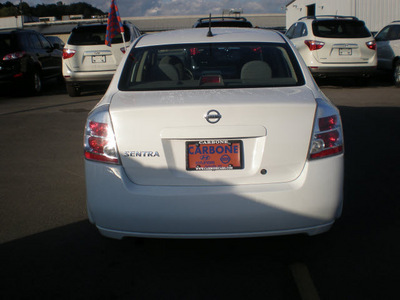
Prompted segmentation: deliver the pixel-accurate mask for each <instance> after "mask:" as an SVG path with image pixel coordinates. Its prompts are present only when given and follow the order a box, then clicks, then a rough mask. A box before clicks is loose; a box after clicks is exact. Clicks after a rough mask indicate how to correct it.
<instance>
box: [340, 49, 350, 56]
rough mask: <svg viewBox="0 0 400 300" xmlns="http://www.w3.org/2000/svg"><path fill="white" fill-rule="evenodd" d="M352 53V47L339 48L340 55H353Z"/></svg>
mask: <svg viewBox="0 0 400 300" xmlns="http://www.w3.org/2000/svg"><path fill="white" fill-rule="evenodd" d="M351 54H352V51H351V49H347V48H339V55H351Z"/></svg>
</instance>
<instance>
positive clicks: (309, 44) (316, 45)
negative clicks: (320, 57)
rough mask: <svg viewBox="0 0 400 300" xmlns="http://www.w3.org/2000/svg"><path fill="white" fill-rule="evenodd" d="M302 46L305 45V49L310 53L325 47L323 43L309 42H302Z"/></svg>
mask: <svg viewBox="0 0 400 300" xmlns="http://www.w3.org/2000/svg"><path fill="white" fill-rule="evenodd" d="M304 44H306V45H307V47H308V49H310V51H314V50H319V49H321V48H322V47H323V46H324V45H325V43H324V42H319V41H311V40H306V41H304Z"/></svg>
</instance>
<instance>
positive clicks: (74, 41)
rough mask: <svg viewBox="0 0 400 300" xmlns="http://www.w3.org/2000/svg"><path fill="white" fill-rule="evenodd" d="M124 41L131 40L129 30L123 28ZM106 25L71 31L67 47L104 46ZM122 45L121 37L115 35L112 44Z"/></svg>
mask: <svg viewBox="0 0 400 300" xmlns="http://www.w3.org/2000/svg"><path fill="white" fill-rule="evenodd" d="M124 29H125V33H124V36H125V41H129V40H130V39H131V34H130V31H129V28H128V27H127V26H124ZM106 30H107V25H98V26H82V27H77V28H75V29H74V30H72V33H71V36H70V37H69V39H68V44H69V45H75V46H85V45H104V44H105V39H106ZM121 43H123V40H122V36H121V34H120V33H117V34H116V35H115V37H114V38H113V39H112V44H121Z"/></svg>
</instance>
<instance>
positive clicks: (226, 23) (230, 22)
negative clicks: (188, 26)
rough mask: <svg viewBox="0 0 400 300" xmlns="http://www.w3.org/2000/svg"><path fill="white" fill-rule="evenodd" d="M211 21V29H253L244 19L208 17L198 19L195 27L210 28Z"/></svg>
mask: <svg viewBox="0 0 400 300" xmlns="http://www.w3.org/2000/svg"><path fill="white" fill-rule="evenodd" d="M210 20H211V27H247V28H250V27H253V24H251V22H250V21H247V19H246V18H243V17H211V18H210V17H208V18H201V19H198V20H197V22H196V23H195V24H194V25H193V27H194V28H198V27H209V23H210Z"/></svg>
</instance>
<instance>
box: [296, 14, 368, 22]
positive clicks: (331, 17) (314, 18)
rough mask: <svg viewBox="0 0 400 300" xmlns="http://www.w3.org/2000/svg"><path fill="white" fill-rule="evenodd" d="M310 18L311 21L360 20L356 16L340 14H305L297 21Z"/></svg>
mask: <svg viewBox="0 0 400 300" xmlns="http://www.w3.org/2000/svg"><path fill="white" fill-rule="evenodd" d="M300 20H301V21H305V20H310V21H311V22H314V21H321V20H324V21H325V20H349V21H360V20H359V19H358V18H357V17H353V16H340V15H317V16H306V17H301V18H300V19H299V21H300Z"/></svg>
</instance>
